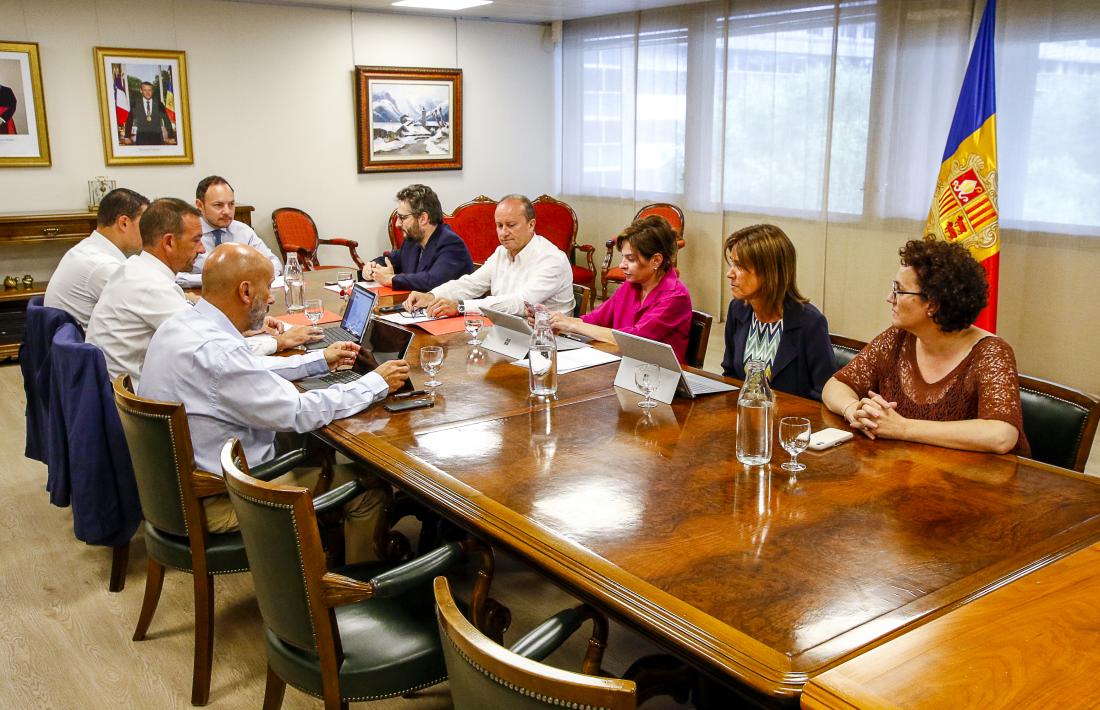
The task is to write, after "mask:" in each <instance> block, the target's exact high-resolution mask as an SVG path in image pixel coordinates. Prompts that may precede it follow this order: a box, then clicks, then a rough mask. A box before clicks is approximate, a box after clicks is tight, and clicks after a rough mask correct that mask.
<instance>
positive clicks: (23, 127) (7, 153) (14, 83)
mask: <svg viewBox="0 0 1100 710" xmlns="http://www.w3.org/2000/svg"><path fill="white" fill-rule="evenodd" d="M32 127H33V128H32ZM50 164H51V160H50V134H49V130H48V129H47V127H46V100H45V98H44V95H43V93H42V65H41V63H40V62H39V59H38V43H37V42H0V168H42V167H49V165H50Z"/></svg>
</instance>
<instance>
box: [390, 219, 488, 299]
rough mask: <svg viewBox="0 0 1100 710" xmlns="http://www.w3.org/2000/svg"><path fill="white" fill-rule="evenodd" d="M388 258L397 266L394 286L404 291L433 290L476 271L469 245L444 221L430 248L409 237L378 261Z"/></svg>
mask: <svg viewBox="0 0 1100 710" xmlns="http://www.w3.org/2000/svg"><path fill="white" fill-rule="evenodd" d="M385 257H389V259H390V263H391V264H393V273H394V277H393V284H392V287H393V288H395V289H398V290H401V291H431V290H432V289H433V288H435V287H436V286H439V285H440V284H444V283H447V282H448V281H453V280H454V279H457V278H458V277H459V276H465V275H466V274H469V273H471V272H473V270H474V260H473V259H471V258H470V250H469V249H467V248H466V243H465V242H464V241H462V238H461V237H459V236H458V235H457V234H455V232H454V230H453V229H451V227H450V226H449V225H447V224H444V223H442V222H441V223H440V224H438V225H437V226H436V228H435V231H434V232H433V233H432V237H431V239H429V240H428V246H427V247H426V248H424V249H421V248H420V245H419V244H417V243H416V242H414V241H413V240H411V239H407V238H406V239H405V241H403V242H402V243H401V248H400V249H394V250H393V251H388V252H386V253H385V254H383V255H382V256H380V257H378V258H377V259H375V261H376V262H377V263H379V264H384V263H386V262H385Z"/></svg>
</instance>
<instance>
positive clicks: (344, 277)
mask: <svg viewBox="0 0 1100 710" xmlns="http://www.w3.org/2000/svg"><path fill="white" fill-rule="evenodd" d="M336 285H337V286H339V287H340V298H341V299H343V301H344V302H345V303H347V300H348V296H350V295H351V287H352V286H354V285H355V276H354V275H353V274H352V273H351V272H350V271H337V272H336Z"/></svg>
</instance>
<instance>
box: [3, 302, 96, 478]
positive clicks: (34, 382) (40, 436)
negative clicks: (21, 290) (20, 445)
mask: <svg viewBox="0 0 1100 710" xmlns="http://www.w3.org/2000/svg"><path fill="white" fill-rule="evenodd" d="M42 301H43V296H32V297H31V298H30V300H29V301H28V302H27V319H26V322H25V323H24V326H23V341H22V343H20V345H19V370H20V371H21V372H22V374H23V391H24V392H25V393H26V395H27V410H26V414H27V439H26V442H27V443H26V449H25V450H24V455H25V456H26V457H27V458H29V459H35V460H36V461H41V462H42V463H47V462H48V459H49V452H48V441H47V439H48V435H47V431H48V427H49V413H50V412H49V410H50V405H49V399H50V369H51V368H50V351H51V348H52V343H53V336H54V335H55V334H56V333H57V331H58V330H59V329H60V328H61V326H63V325H65V324H66V323H71V324H72V325H73V326H75V327H76V328H77V329H78V330H79V331H80V334H81V337H82V338H83V335H84V330H83V329H82V328H80V325H79V324H78V323H77V322H76V319H75V318H73V317H72V316H71V315H69V314H68V313H67V312H65V311H63V310H61V309H60V308H50V307H49V306H44V305H42Z"/></svg>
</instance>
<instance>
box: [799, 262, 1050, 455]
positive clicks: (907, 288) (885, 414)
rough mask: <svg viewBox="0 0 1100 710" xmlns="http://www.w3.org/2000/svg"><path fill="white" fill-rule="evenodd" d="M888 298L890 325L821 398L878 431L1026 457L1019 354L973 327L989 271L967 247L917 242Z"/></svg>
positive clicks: (864, 428) (866, 429)
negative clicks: (1017, 366)
mask: <svg viewBox="0 0 1100 710" xmlns="http://www.w3.org/2000/svg"><path fill="white" fill-rule="evenodd" d="M899 253H900V255H901V268H899V269H898V273H897V275H896V276H895V277H894V283H893V285H892V287H891V292H890V295H889V297H888V298H887V299H886V302H887V303H889V304H890V305H891V306H892V307H893V310H892V311H891V316H892V321H893V324H892V326H891V327H890V328H889V329H887V330H886V331H885V332H883V333H880V334H879V335H878V337H876V338H875V339H874V340H872V341H871V342H870V343H869V344H868V345H867V347H865V348H864V349H863V350H862V351H861V352H860V353H859V354H858V355H857V356H856V357H855V358H854V359H853V360H852V361H851V362H850V363H848V364H847V365H846V366H845V367H844V368H843V369H841V370H840V371H839V372H837V373H836V375H834V376H833V378H832V379H830V380H829V381H828V382H827V383H826V384H825V389H824V391H823V392H822V397H821V398H822V401H823V402H824V403H825V405H826V406H827V407H828V408H829V409H830V410H832V411H834V412H836V413H837V414H840V415H841V416H843V417H844V418H845V419H846V420H847V421H848V423H849V424H850V425H851V426H852V428H853V429H858V430H859V431H861V432H863V433H864V434H866V435H867V436H868V437H870V438H872V439H874V438H877V437H882V438H884V439H902V440H905V441H916V442H921V443H925V444H934V445H936V446H946V447H949V448H953V449H970V450H974V451H991V452H994V453H999V454H1004V453H1008V452H1010V451H1011V452H1013V453H1016V454H1020V455H1025V456H1026V455H1027V454H1028V453H1029V447H1028V445H1027V439H1026V438H1025V437H1024V434H1023V421H1022V417H1021V410H1020V384H1019V375H1018V373H1017V371H1016V357H1015V355H1014V354H1013V352H1012V348H1011V347H1010V346H1009V345H1008V343H1006V342H1005V341H1004V340H1002V339H1000V338H998V337H997V336H995V335H993V334H991V333H988V332H986V331H984V330H982V329H981V328H977V327H975V326H974V325H973V323H974V319H975V318H977V317H978V314H979V313H980V312H981V310H982V309H983V308H985V305H986V301H987V299H988V292H989V287H988V284H987V283H986V279H985V272H984V271H983V270H982V267H981V266H980V265H979V264H978V263H977V262H976V261H974V259H973V258H972V257H971V256H970V254H969V252H967V251H966V249H964V248H963V247H962V246H960V245H958V244H954V243H950V242H942V241H921V240H913V241H911V242H909V243H907V244H906V245H905V246H904V247H902V249H901V250H900V252H899Z"/></svg>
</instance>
